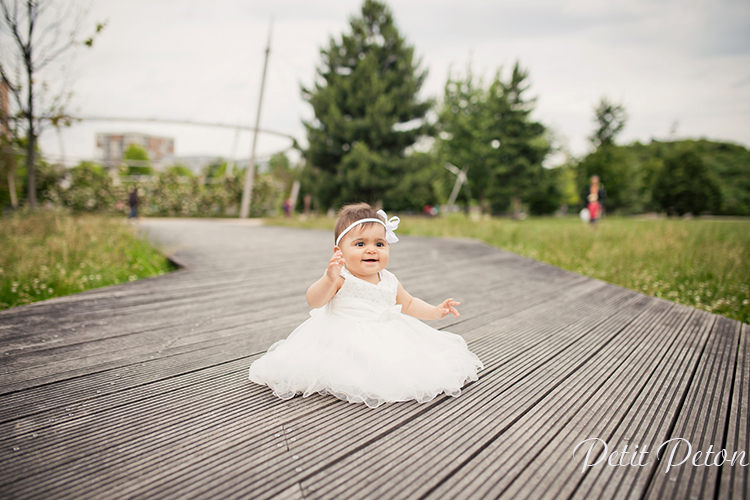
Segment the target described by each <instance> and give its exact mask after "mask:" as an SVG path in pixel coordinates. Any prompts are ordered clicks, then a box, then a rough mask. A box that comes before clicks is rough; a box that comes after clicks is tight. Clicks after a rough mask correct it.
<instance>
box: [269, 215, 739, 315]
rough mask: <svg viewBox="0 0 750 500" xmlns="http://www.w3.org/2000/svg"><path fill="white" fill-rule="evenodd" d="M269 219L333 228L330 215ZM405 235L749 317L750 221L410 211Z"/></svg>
mask: <svg viewBox="0 0 750 500" xmlns="http://www.w3.org/2000/svg"><path fill="white" fill-rule="evenodd" d="M269 222H270V223H275V224H281V225H301V226H303V227H320V228H326V229H329V228H332V227H333V221H332V220H331V219H310V220H309V221H307V222H302V223H300V222H297V221H292V220H289V219H272V220H270V221H269ZM398 233H399V234H415V235H423V236H440V237H464V238H465V237H468V238H477V239H480V240H482V241H485V242H487V243H489V244H491V245H494V246H496V247H498V248H502V249H504V250H508V251H510V252H514V253H517V254H520V255H524V256H526V257H530V258H532V259H536V260H541V261H544V262H547V263H550V264H552V265H555V266H558V267H561V268H563V269H568V270H570V271H574V272H577V273H580V274H584V275H586V276H591V277H593V278H598V279H601V280H603V281H607V282H609V283H614V284H616V285H620V286H623V287H626V288H630V289H632V290H637V291H639V292H643V293H645V294H648V295H651V296H654V297H662V298H664V299H668V300H672V301H674V302H677V303H680V304H685V305H689V306H692V307H696V308H699V309H703V310H706V311H709V312H713V313H716V314H721V315H724V316H727V317H729V318H733V319H737V320H740V321H743V322H745V323H748V322H750V289H749V287H750V258H749V256H750V221H748V220H708V219H693V220H682V219H680V220H676V219H642V220H641V219H629V218H628V219H625V218H615V217H610V218H607V219H605V220H602V221H601V222H600V223H599V225H598V226H597V227H596V228H592V227H590V226H588V225H586V224H584V223H582V222H581V221H580V220H578V219H573V218H538V219H537V218H532V219H527V220H524V221H513V220H508V219H488V220H472V219H470V218H467V217H465V216H463V215H453V216H451V217H441V218H435V219H427V218H421V217H404V218H402V222H401V224H400V226H399V230H398Z"/></svg>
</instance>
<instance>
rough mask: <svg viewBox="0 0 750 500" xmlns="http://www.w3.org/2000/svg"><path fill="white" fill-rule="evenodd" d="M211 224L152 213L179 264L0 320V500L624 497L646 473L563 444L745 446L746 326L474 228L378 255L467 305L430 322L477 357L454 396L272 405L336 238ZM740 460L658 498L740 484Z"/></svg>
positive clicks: (424, 286) (430, 295) (420, 286)
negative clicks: (597, 440)
mask: <svg viewBox="0 0 750 500" xmlns="http://www.w3.org/2000/svg"><path fill="white" fill-rule="evenodd" d="M221 226H222V225H221V224H214V223H210V222H196V223H195V224H191V223H189V222H187V221H178V222H177V223H174V224H172V223H170V222H168V221H160V222H159V223H158V224H155V225H153V226H152V232H153V234H154V235H155V236H156V235H159V238H161V239H162V240H163V241H167V242H168V244H170V245H173V247H174V248H175V249H176V255H177V256H178V258H179V259H180V260H182V261H184V262H185V263H187V264H188V266H192V267H188V268H187V269H185V270H183V271H180V272H179V273H176V274H173V275H169V276H162V277H160V278H156V279H153V280H148V282H141V283H129V284H124V285H120V286H118V287H114V288H111V289H103V290H95V291H91V292H87V293H85V294H81V295H78V296H74V297H67V298H64V299H58V300H56V301H51V302H48V303H42V304H38V305H35V306H29V307H24V308H19V309H16V310H12V311H6V312H4V313H0V353H5V352H8V353H9V354H7V355H6V354H2V355H1V356H0V375H1V376H2V377H3V382H4V384H3V385H2V387H1V388H0V391H6V393H5V394H0V443H2V446H0V465H1V466H2V467H3V474H2V475H0V491H2V492H3V496H4V497H6V496H7V497H16V496H17V497H23V498H28V497H40V498H41V497H45V498H47V497H48V498H56V499H58V498H59V499H65V498H75V499H79V498H96V497H102V496H103V495H105V494H106V495H107V496H108V497H111V498H141V497H143V498H153V497H158V498H185V497H191V498H212V499H213V498H250V497H252V498H330V497H342V496H343V497H346V498H374V497H379V498H385V497H387V498H418V497H424V498H442V497H444V496H452V497H455V498H472V497H473V498H478V497H479V496H480V494H481V496H484V495H485V494H489V495H491V496H497V495H501V496H504V497H508V498H511V497H512V498H540V497H541V495H543V494H545V492H546V494H547V495H548V496H549V497H555V498H558V497H561V496H564V497H571V496H573V497H576V496H577V497H579V498H584V497H585V498H592V497H595V496H597V495H598V496H599V497H600V498H608V495H610V497H611V495H612V494H614V495H616V496H620V495H621V494H624V492H627V493H629V494H630V495H631V498H636V497H640V496H641V495H642V493H643V492H644V491H646V490H647V489H648V488H649V487H650V486H651V488H652V490H653V487H654V485H653V484H652V482H653V483H654V484H656V483H657V482H658V481H659V480H660V478H659V477H656V476H654V475H650V474H648V473H643V472H641V473H632V472H631V471H630V470H624V469H622V468H616V469H615V468H607V469H603V470H597V471H591V472H589V473H587V474H583V475H581V473H580V472H579V471H578V470H576V471H575V473H573V472H570V471H568V469H567V468H566V465H565V459H566V458H567V457H566V454H567V453H570V452H571V450H569V449H568V448H570V446H569V444H570V441H571V439H574V438H579V437H581V436H588V435H589V433H601V435H603V436H605V435H606V436H609V438H608V439H611V440H612V441H613V442H615V441H616V442H622V441H623V440H624V439H625V438H629V439H630V441H631V442H635V441H634V440H636V439H639V440H640V439H646V437H652V439H656V438H655V437H653V436H668V435H672V434H673V433H676V432H678V430H679V429H680V427H679V425H682V424H683V423H684V424H685V426H687V427H685V428H686V429H688V430H690V432H692V434H691V435H694V436H696V437H695V439H698V438H699V437H701V438H704V439H705V440H706V441H705V442H711V443H715V442H717V440H718V442H719V443H724V445H726V446H729V443H736V445H737V446H746V445H745V444H742V443H746V442H747V439H748V438H747V427H748V421H747V418H748V417H747V415H748V413H747V389H746V387H747V380H748V376H747V373H748V367H747V364H748V361H747V360H748V359H750V356H748V355H747V339H746V337H747V333H746V327H744V328H745V330H742V329H741V327H740V326H738V324H737V323H736V322H731V321H729V320H725V319H720V320H716V319H715V318H716V317H715V316H712V315H709V314H706V313H702V312H696V311H692V310H689V309H687V308H684V307H682V306H674V305H672V304H669V303H666V302H664V301H661V300H659V299H653V298H648V297H645V296H643V295H640V294H637V293H635V292H632V291H629V290H624V289H622V288H619V287H614V286H611V285H607V284H604V283H602V282H600V281H597V280H591V279H588V278H584V277H581V276H579V275H576V274H574V273H570V272H567V271H563V270H560V269H557V268H553V267H551V266H547V265H545V264H543V263H540V262H537V261H533V260H531V259H525V258H521V257H518V256H515V255H513V254H509V253H507V252H502V251H499V250H496V249H494V248H491V247H488V246H487V245H484V244H481V243H477V242H472V241H456V240H435V239H429V238H414V237H406V238H403V239H402V242H401V243H399V246H398V247H396V248H394V251H393V252H392V259H391V265H390V266H389V268H390V269H391V270H393V271H394V273H396V275H397V276H398V277H399V279H400V280H401V282H402V283H403V284H404V286H405V287H406V288H407V289H408V290H410V291H411V292H412V293H413V294H415V295H417V296H421V297H422V298H425V299H427V300H429V301H433V302H436V301H438V300H442V299H443V298H445V297H446V296H449V294H455V295H457V296H460V300H462V301H463V302H465V304H464V305H463V306H462V307H461V311H462V315H461V317H459V318H449V319H446V320H443V321H441V322H437V323H434V325H435V326H437V327H439V328H443V329H446V330H449V331H452V332H455V333H458V334H461V335H463V336H464V337H465V338H466V339H467V340H468V341H469V344H470V346H471V349H472V350H473V351H475V352H477V353H478V354H479V355H480V358H481V359H482V360H483V361H484V362H485V364H486V369H485V370H484V371H482V372H481V374H480V380H479V381H478V382H475V383H472V384H469V385H468V386H467V387H465V389H464V391H463V392H464V393H463V394H462V396H461V397H459V398H458V399H454V398H449V397H439V398H437V399H435V400H433V401H432V402H431V403H428V404H421V405H420V404H417V403H414V402H410V403H403V404H392V405H391V404H389V405H385V406H383V407H380V408H378V409H375V410H372V409H369V408H365V407H364V406H362V405H350V404H345V403H341V402H339V401H337V400H336V399H334V398H332V397H321V396H317V395H316V396H312V397H310V398H307V399H302V398H294V399H292V400H290V401H280V400H278V399H277V398H275V397H274V396H272V395H271V394H270V391H269V390H268V389H267V388H265V387H261V386H256V385H254V384H251V383H249V382H248V381H247V378H246V377H247V371H246V370H247V367H248V366H249V364H250V363H251V362H252V360H253V359H255V358H256V357H257V356H258V355H259V354H260V353H261V352H262V351H263V350H264V349H266V348H267V347H268V346H269V345H270V344H271V343H272V342H273V341H275V340H277V339H280V338H284V337H286V336H287V335H288V334H289V332H290V331H291V329H293V328H294V327H295V326H296V325H297V324H299V322H300V321H301V320H303V319H304V318H305V317H306V314H307V308H306V307H305V305H304V289H305V288H306V287H307V285H308V284H309V282H311V281H313V280H314V279H317V277H318V276H319V275H320V274H321V273H322V268H321V267H320V262H325V261H326V260H327V258H328V256H329V254H330V249H331V247H332V243H331V241H330V240H331V235H330V233H329V232H328V231H306V232H305V233H304V234H305V239H306V244H309V247H310V248H309V249H307V250H306V252H305V255H304V258H300V256H299V255H298V253H299V252H298V248H299V247H298V245H297V244H296V243H297V242H298V241H299V239H300V237H299V234H300V231H298V230H291V229H285V228H249V227H232V226H228V227H229V229H227V227H221ZM216 245H220V246H221V247H222V249H221V250H220V251H218V252H217V247H216ZM269 249H272V250H271V251H269ZM714 322H717V324H719V327H718V328H716V329H712V325H713V323H714ZM104 323H107V324H104ZM195 323H199V325H197V326H196V325H195ZM84 325H85V326H84ZM733 328H734V330H732V329H733ZM722 332H723V333H722ZM54 334H57V335H59V337H58V338H57V339H55V338H54ZM61 334H62V335H61ZM730 337H731V338H730ZM709 338H710V342H709ZM721 338H725V341H726V342H724V343H722V342H723V341H722V340H720V339H721ZM717 339H719V340H717ZM732 339H734V340H732ZM733 341H736V344H735V354H734V355H735V358H732V357H731V352H730V351H731V349H730V348H729V347H728V346H729V344H731V342H733ZM743 346H744V347H743ZM737 347H739V348H740V351H739V354H738V353H737V352H736V348H737ZM639 361H646V363H645V365H646V366H641V364H639ZM699 361H700V362H699ZM743 370H744V371H743ZM10 377H17V378H15V379H11V378H10ZM6 380H7V381H9V382H11V383H9V384H6V383H5V382H6ZM592 381H594V382H593V383H592ZM743 384H744V385H743ZM701 404H702V405H703V406H704V408H705V409H708V408H709V407H712V411H710V412H709V411H705V410H703V413H701V410H700V409H698V408H699V405H701ZM701 415H703V416H701ZM696 422H698V423H702V424H705V425H704V426H703V427H700V426H696V425H695V424H696ZM436 436H439V439H436V438H435V437H436ZM532 445H533V446H532ZM529 447H531V448H532V449H533V450H534V451H533V452H531V453H528V452H524V450H527V449H528V448H529ZM13 448H18V450H14V449H13ZM507 456H513V457H515V458H517V459H515V458H514V460H515V461H514V462H513V463H510V462H508V461H505V462H504V461H503V459H504V457H507ZM498 457H499V458H498ZM394 463H398V464H400V465H399V467H398V468H393V467H392V466H391V465H390V464H394ZM714 469H715V468H714ZM746 471H747V469H746V468H742V469H739V468H735V469H732V470H731V471H728V469H727V468H726V467H725V468H724V469H722V471H721V472H720V473H719V472H715V473H714V474H708V475H706V474H703V475H695V477H691V479H689V480H687V481H686V482H692V483H691V484H693V485H694V486H688V487H683V489H682V490H680V489H679V487H682V486H681V485H678V486H677V487H674V488H673V489H672V490H669V491H667V490H665V491H667V493H668V494H670V492H671V494H672V495H673V497H675V496H674V495H677V496H676V497H677V498H679V495H681V494H687V492H690V493H692V494H701V493H705V492H710V493H711V495H710V496H713V494H714V493H716V494H718V497H719V498H744V497H747V496H748V495H747V484H748V482H747V472H746ZM711 472H714V471H711ZM649 491H651V490H649ZM639 492H640V493H639ZM727 492H728V493H727ZM732 495H734V496H732Z"/></svg>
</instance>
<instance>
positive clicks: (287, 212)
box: [284, 198, 292, 218]
mask: <svg viewBox="0 0 750 500" xmlns="http://www.w3.org/2000/svg"><path fill="white" fill-rule="evenodd" d="M291 215H292V200H291V199H289V198H287V199H286V200H284V216H285V217H287V218H289V216H291Z"/></svg>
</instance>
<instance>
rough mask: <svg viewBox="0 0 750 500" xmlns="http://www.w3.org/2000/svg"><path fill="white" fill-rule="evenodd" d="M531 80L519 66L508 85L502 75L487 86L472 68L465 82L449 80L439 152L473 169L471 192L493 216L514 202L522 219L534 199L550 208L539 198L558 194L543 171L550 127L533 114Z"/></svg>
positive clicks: (547, 150) (516, 65)
mask: <svg viewBox="0 0 750 500" xmlns="http://www.w3.org/2000/svg"><path fill="white" fill-rule="evenodd" d="M527 78H528V72H527V71H524V70H522V69H521V68H520V65H519V64H518V63H516V64H515V66H514V68H513V72H512V74H511V76H510V79H509V80H508V81H503V79H502V78H501V75H500V72H499V71H498V72H497V73H496V74H495V77H494V79H493V81H492V82H491V83H490V85H489V87H484V85H483V84H482V82H481V81H479V82H475V81H474V77H473V75H472V74H471V70H469V71H468V72H467V76H466V77H465V78H464V79H461V78H460V77H459V78H454V77H452V76H451V77H449V79H448V83H447V84H446V87H445V97H444V100H443V105H442V108H441V112H440V127H441V134H440V141H439V146H438V148H439V151H440V152H441V156H442V157H444V158H445V159H446V160H447V161H449V162H451V163H453V164H455V165H458V166H460V167H462V168H463V166H464V165H468V166H469V170H468V174H467V177H468V179H469V185H470V188H471V193H472V195H473V196H474V197H475V199H476V200H477V201H478V202H479V204H480V206H481V207H482V209H483V210H484V211H487V212H490V211H491V212H495V213H497V212H503V211H506V210H507V208H508V207H509V206H511V204H512V208H513V210H514V213H515V214H516V215H517V214H518V211H519V209H520V203H521V202H522V201H524V202H526V201H529V199H530V198H533V199H534V200H535V201H536V202H537V203H535V206H537V207H541V206H547V205H545V204H544V203H539V197H540V196H546V194H545V193H549V192H552V191H556V190H555V189H552V190H550V185H551V183H552V178H551V176H549V175H547V172H546V171H545V170H544V168H543V167H542V161H543V160H544V158H545V157H546V155H547V153H548V152H549V149H550V148H549V143H548V141H547V140H546V137H545V133H546V129H545V127H544V125H542V124H541V123H538V122H535V121H533V120H532V119H531V116H530V115H531V113H532V111H533V110H534V104H535V99H533V98H527V97H526V95H525V92H526V91H527V90H528V84H527V83H526V82H527ZM553 204H554V203H553Z"/></svg>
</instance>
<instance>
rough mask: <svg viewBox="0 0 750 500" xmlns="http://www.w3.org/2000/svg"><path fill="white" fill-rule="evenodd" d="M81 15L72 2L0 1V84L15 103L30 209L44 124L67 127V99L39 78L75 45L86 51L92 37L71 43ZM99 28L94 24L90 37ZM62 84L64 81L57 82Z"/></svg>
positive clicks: (60, 90)
mask: <svg viewBox="0 0 750 500" xmlns="http://www.w3.org/2000/svg"><path fill="white" fill-rule="evenodd" d="M84 14H85V12H84V11H83V10H81V9H79V8H77V7H76V4H75V2H74V1H72V0H71V1H68V2H56V1H53V0H48V1H44V0H0V39H1V40H2V44H3V51H2V52H0V79H2V80H3V81H4V82H5V83H6V84H7V85H8V88H9V89H10V91H11V94H12V95H13V97H14V100H15V107H16V108H17V112H16V113H15V117H14V118H15V119H17V120H19V122H20V123H22V124H23V125H22V127H23V129H24V132H25V136H26V169H27V176H28V178H27V186H28V203H29V206H30V207H32V208H33V207H35V206H36V191H37V186H36V163H35V162H36V147H37V138H38V137H39V135H40V134H41V132H42V130H43V127H44V126H45V124H50V123H51V124H52V125H54V126H63V125H67V124H70V121H71V119H70V117H68V116H67V115H66V114H65V107H66V105H67V103H68V101H69V99H70V97H71V94H70V92H68V91H67V89H66V88H65V87H64V84H63V87H61V88H58V89H57V91H52V90H51V84H50V83H49V82H48V81H46V80H45V79H44V78H43V77H42V75H43V73H44V71H45V70H46V69H47V67H48V66H50V64H51V63H53V62H55V61H59V60H60V59H61V58H62V57H63V56H64V55H65V54H66V53H69V52H70V51H71V49H73V48H75V47H78V46H80V45H86V46H88V47H91V46H92V45H93V40H94V39H93V36H91V37H89V38H87V39H86V40H83V41H79V40H78V39H77V37H78V34H79V32H80V29H81V25H82V22H83V18H84ZM103 28H104V24H101V23H100V24H98V25H97V26H96V29H95V34H96V33H99V32H100V31H101V30H102V29H103ZM58 80H62V81H63V82H64V81H65V79H58Z"/></svg>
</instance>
